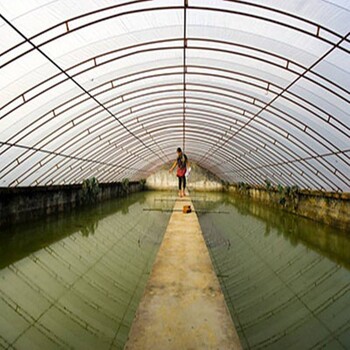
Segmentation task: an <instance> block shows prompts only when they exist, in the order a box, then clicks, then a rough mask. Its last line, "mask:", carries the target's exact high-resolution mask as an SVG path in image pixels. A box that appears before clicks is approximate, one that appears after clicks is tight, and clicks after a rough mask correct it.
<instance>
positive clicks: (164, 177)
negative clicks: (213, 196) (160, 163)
mask: <svg viewBox="0 0 350 350" xmlns="http://www.w3.org/2000/svg"><path fill="white" fill-rule="evenodd" d="M170 166H171V165H166V166H164V167H162V168H161V169H160V170H159V171H158V172H156V173H155V174H152V175H150V176H149V177H148V178H147V179H146V187H147V188H148V189H150V190H174V189H177V188H178V179H177V177H176V170H174V172H173V173H172V174H169V168H170ZM191 169H192V170H191V175H190V176H189V178H188V180H187V188H188V189H189V190H190V191H191V190H192V191H222V190H223V186H222V182H221V180H220V179H219V178H218V177H217V176H215V175H214V174H212V173H211V172H209V171H208V170H206V169H203V168H201V167H200V166H198V165H197V164H194V163H191Z"/></svg>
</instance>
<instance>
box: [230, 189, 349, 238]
mask: <svg viewBox="0 0 350 350" xmlns="http://www.w3.org/2000/svg"><path fill="white" fill-rule="evenodd" d="M227 190H228V191H229V192H230V193H232V194H234V195H237V196H243V197H245V198H250V199H251V200H254V201H259V202H262V203H265V204H267V205H269V206H273V207H278V208H281V209H283V210H286V211H288V212H292V213H294V214H297V215H301V216H304V217H307V218H310V219H313V220H316V221H320V222H323V223H326V224H328V225H332V226H335V227H339V228H341V229H343V230H346V231H348V233H349V234H350V193H332V192H321V191H307V190H298V191H295V192H293V191H291V192H290V193H284V192H281V191H278V190H277V189H274V188H272V189H269V190H267V189H265V188H244V187H243V188H242V187H239V186H238V185H230V186H228V188H227Z"/></svg>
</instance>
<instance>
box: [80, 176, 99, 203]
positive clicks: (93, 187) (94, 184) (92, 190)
mask: <svg viewBox="0 0 350 350" xmlns="http://www.w3.org/2000/svg"><path fill="white" fill-rule="evenodd" d="M99 192H100V187H99V183H98V180H97V179H96V178H95V177H91V178H90V179H85V180H83V183H82V192H81V197H82V201H83V203H95V202H96V200H97V196H98V194H99Z"/></svg>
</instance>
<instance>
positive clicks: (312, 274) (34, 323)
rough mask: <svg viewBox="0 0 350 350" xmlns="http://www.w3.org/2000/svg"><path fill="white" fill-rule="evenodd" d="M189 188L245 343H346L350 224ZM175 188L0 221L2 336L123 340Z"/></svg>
mask: <svg viewBox="0 0 350 350" xmlns="http://www.w3.org/2000/svg"><path fill="white" fill-rule="evenodd" d="M192 198H193V202H194V205H195V207H196V209H198V210H199V211H200V212H201V213H199V214H198V215H199V221H200V224H201V227H202V231H203V235H204V238H205V241H206V243H207V246H208V249H209V252H210V255H211V258H212V261H213V265H214V268H215V270H216V273H217V275H218V278H219V281H220V283H221V286H222V289H223V292H224V295H225V298H226V302H227V305H228V308H229V311H230V313H231V315H232V318H233V320H234V322H235V325H236V328H237V331H238V333H239V336H240V339H241V342H242V345H243V347H244V349H298V350H299V349H301V350H303V349H350V235H349V234H347V233H346V232H340V231H338V230H336V229H332V228H330V227H328V226H325V225H322V224H318V223H316V222H313V221H311V220H308V219H303V218H300V217H297V216H294V215H291V214H288V213H285V212H282V211H278V210H273V209H269V208H266V207H264V206H261V205H257V204H255V203H253V202H247V201H243V200H241V199H239V198H235V197H232V196H229V195H227V194H222V193H212V194H210V193H208V194H203V193H197V194H196V193H194V194H192ZM174 199H175V193H166V192H145V193H138V194H133V195H130V196H129V197H127V198H124V199H118V200H112V201H109V202H106V203H103V204H98V205H96V206H94V207H92V208H88V209H84V210H79V211H76V212H71V213H69V214H65V215H62V216H60V217H50V218H47V219H45V220H37V221H34V222H32V223H30V224H24V225H17V226H13V227H10V228H7V229H2V230H1V232H0V348H4V349H62V348H63V349H123V346H124V344H125V341H126V339H127V335H128V332H129V329H130V326H131V323H132V320H133V317H134V315H135V312H136V309H137V307H138V304H139V301H140V299H141V296H142V293H143V290H144V288H145V285H146V283H147V280H148V277H149V273H150V271H151V268H152V265H153V262H154V259H155V256H156V254H157V251H158V249H159V246H160V243H161V241H162V238H163V235H164V232H165V228H166V226H167V224H168V221H169V217H170V214H171V213H170V212H169V211H168V210H169V209H171V208H172V206H173V203H174ZM144 208H153V209H154V208H155V209H157V208H158V209H165V210H164V211H163V212H161V211H144V210H143V209H144Z"/></svg>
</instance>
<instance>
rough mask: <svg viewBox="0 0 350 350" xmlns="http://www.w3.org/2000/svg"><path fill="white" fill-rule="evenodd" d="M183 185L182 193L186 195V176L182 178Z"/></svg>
mask: <svg viewBox="0 0 350 350" xmlns="http://www.w3.org/2000/svg"><path fill="white" fill-rule="evenodd" d="M182 182H183V186H182V195H183V196H185V195H186V194H185V190H186V176H184V177H183V178H182Z"/></svg>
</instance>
